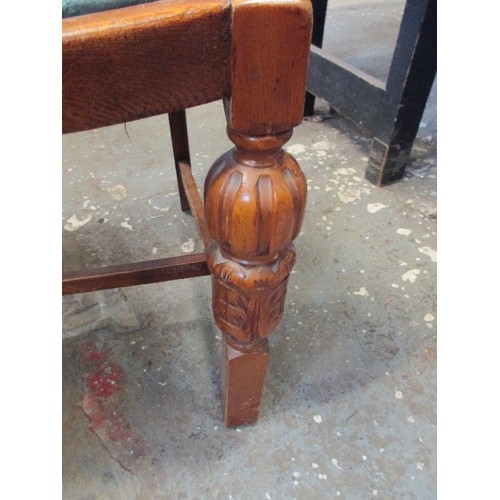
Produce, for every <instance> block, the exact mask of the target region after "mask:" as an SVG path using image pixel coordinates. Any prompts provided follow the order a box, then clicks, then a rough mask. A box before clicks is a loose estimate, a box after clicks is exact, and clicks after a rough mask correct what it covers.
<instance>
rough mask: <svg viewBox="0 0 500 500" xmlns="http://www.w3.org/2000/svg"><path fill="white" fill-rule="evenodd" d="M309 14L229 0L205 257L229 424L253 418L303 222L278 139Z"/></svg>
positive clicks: (293, 111) (304, 9) (289, 109)
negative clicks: (227, 69)
mask: <svg viewBox="0 0 500 500" xmlns="http://www.w3.org/2000/svg"><path fill="white" fill-rule="evenodd" d="M311 14H312V12H311V6H310V2H308V1H302V0H288V1H283V2H255V0H233V17H232V19H233V25H232V35H233V37H232V40H233V48H232V51H233V52H232V53H233V58H234V59H233V64H232V96H231V100H230V102H229V110H228V111H229V113H228V136H229V139H230V140H231V141H232V142H233V143H234V144H235V146H236V147H235V148H234V149H232V150H231V151H229V152H227V153H226V154H224V155H223V156H221V157H220V158H219V159H218V160H217V161H216V162H215V163H214V165H213V166H212V168H211V169H210V171H209V173H208V175H207V178H206V181H205V213H206V222H207V226H208V228H209V231H210V234H211V236H212V238H213V241H212V243H211V244H210V245H209V246H208V249H207V264H208V268H209V269H210V272H211V274H212V307H213V312H214V316H215V321H216V323H217V325H218V326H219V328H220V329H221V330H222V332H223V333H224V341H223V362H224V367H223V374H224V376H223V381H222V382H223V389H222V392H223V404H224V424H225V425H226V426H227V427H231V426H235V425H242V424H249V423H253V422H255V421H256V420H257V418H258V416H259V408H260V404H261V399H262V392H263V386H264V380H265V374H266V368H267V363H268V357H269V349H268V343H267V336H268V335H269V334H270V333H271V332H272V331H273V330H274V329H275V328H276V326H277V325H278V323H279V321H280V319H281V317H282V314H283V310H284V303H285V295H286V289H287V284H288V277H289V275H290V272H291V270H292V267H293V264H294V262H295V250H294V247H293V245H292V241H293V240H294V239H295V238H296V237H297V236H298V234H299V231H300V227H301V224H302V220H303V216H304V210H305V201H306V194H307V183H306V179H305V177H304V175H303V173H302V172H301V170H300V167H299V165H298V164H297V162H296V161H295V159H294V158H293V157H292V156H291V155H289V154H288V153H287V152H285V151H284V150H283V145H284V144H285V143H286V141H288V140H289V139H290V137H291V135H292V129H293V127H294V126H296V125H298V124H299V123H300V122H301V120H302V113H303V109H304V95H305V78H306V69H307V59H308V55H309V44H310V37H311V21H312V15H311ZM243 56H244V57H243ZM255 75H258V76H259V78H258V79H256V78H255Z"/></svg>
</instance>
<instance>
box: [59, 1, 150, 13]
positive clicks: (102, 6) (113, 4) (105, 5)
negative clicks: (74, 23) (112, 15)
mask: <svg viewBox="0 0 500 500" xmlns="http://www.w3.org/2000/svg"><path fill="white" fill-rule="evenodd" d="M154 1H156V0H62V16H63V17H73V16H81V15H83V14H91V13H92V12H101V11H103V10H111V9H119V8H120V7H130V6H131V5H138V4H140V3H149V2H154Z"/></svg>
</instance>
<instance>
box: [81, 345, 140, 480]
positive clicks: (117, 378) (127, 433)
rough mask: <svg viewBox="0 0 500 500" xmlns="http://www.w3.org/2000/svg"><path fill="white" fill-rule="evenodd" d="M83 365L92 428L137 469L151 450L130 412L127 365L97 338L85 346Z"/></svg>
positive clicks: (85, 405) (85, 400) (126, 464)
mask: <svg viewBox="0 0 500 500" xmlns="http://www.w3.org/2000/svg"><path fill="white" fill-rule="evenodd" d="M80 366H81V370H82V374H83V377H84V387H83V394H82V409H83V411H84V412H85V414H86V415H87V417H88V418H89V420H90V428H91V429H92V431H93V432H94V433H95V434H96V435H97V437H98V438H99V439H100V440H101V442H102V443H103V444H104V446H106V448H107V449H108V450H109V452H110V453H111V455H113V456H114V458H115V459H116V460H118V461H119V462H120V463H121V464H122V465H123V466H124V467H125V468H127V469H129V470H132V471H133V470H134V469H137V467H138V465H139V463H140V461H141V459H143V458H144V457H145V456H146V454H147V450H146V446H145V444H144V440H143V439H142V437H141V436H140V435H139V434H138V432H137V431H136V430H134V429H133V428H132V426H131V424H130V422H129V420H128V418H127V415H126V411H125V404H124V403H125V396H124V384H125V381H126V380H125V379H126V376H125V372H124V370H123V368H122V367H121V366H120V365H119V364H118V363H116V362H115V361H113V360H112V359H110V353H109V351H108V349H107V347H106V346H103V347H98V346H97V345H96V343H95V342H94V341H88V342H86V343H85V344H84V345H83V346H82V350H81V356H80Z"/></svg>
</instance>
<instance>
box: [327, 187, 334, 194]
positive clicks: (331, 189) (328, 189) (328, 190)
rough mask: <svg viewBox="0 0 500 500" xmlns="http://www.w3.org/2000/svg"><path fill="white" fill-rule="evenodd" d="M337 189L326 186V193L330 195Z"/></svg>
mask: <svg viewBox="0 0 500 500" xmlns="http://www.w3.org/2000/svg"><path fill="white" fill-rule="evenodd" d="M334 189H335V188H332V186H325V191H326V192H327V193H328V192H330V191H333V190H334Z"/></svg>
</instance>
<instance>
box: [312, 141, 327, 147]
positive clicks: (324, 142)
mask: <svg viewBox="0 0 500 500" xmlns="http://www.w3.org/2000/svg"><path fill="white" fill-rule="evenodd" d="M311 147H312V148H313V149H330V143H329V142H326V141H320V142H315V143H314V144H313V145H312V146H311Z"/></svg>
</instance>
